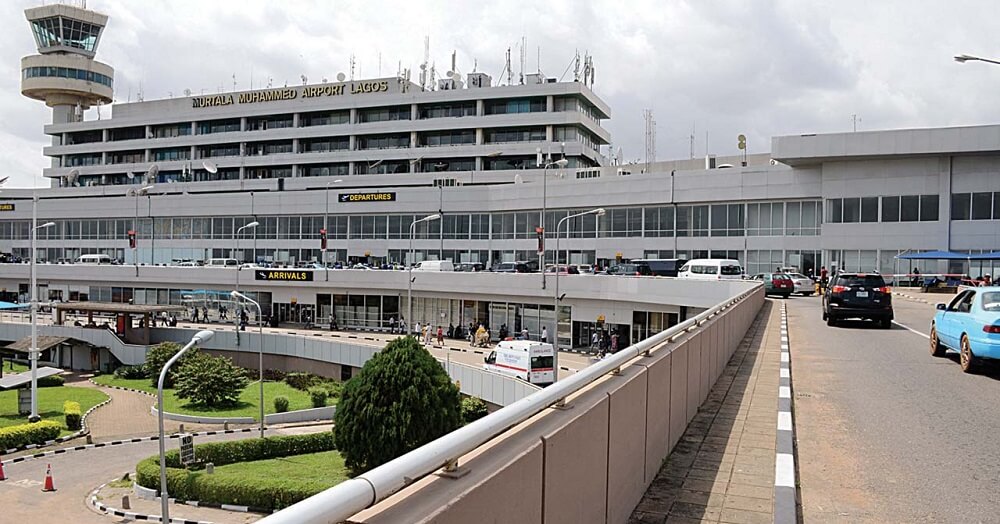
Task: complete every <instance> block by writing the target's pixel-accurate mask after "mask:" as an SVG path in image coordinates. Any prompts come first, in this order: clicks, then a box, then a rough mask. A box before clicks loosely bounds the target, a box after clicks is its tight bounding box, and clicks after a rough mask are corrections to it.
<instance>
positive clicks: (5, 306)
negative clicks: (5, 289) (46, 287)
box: [0, 302, 28, 309]
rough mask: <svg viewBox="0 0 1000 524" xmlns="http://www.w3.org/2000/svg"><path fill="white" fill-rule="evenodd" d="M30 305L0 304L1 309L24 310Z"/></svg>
mask: <svg viewBox="0 0 1000 524" xmlns="http://www.w3.org/2000/svg"><path fill="white" fill-rule="evenodd" d="M26 307H28V304H14V303H12V302H0V309H24V308H26Z"/></svg>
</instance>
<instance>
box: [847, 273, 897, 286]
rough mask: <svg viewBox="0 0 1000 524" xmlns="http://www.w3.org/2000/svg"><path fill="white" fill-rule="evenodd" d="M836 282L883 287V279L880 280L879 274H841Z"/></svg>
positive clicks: (848, 284)
mask: <svg viewBox="0 0 1000 524" xmlns="http://www.w3.org/2000/svg"><path fill="white" fill-rule="evenodd" d="M837 284H840V285H841V286H850V287H854V286H865V287H884V286H885V280H882V276H881V275H843V276H841V277H838V278H837Z"/></svg>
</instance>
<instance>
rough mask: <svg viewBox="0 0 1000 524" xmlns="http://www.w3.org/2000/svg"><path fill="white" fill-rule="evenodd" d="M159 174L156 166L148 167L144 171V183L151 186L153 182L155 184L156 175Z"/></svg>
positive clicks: (158, 167)
mask: <svg viewBox="0 0 1000 524" xmlns="http://www.w3.org/2000/svg"><path fill="white" fill-rule="evenodd" d="M159 172H160V166H158V165H156V164H153V165H151V166H149V169H148V170H147V171H146V175H145V176H144V177H143V178H144V179H145V182H146V183H147V184H152V183H153V182H155V181H156V175H157V174H159Z"/></svg>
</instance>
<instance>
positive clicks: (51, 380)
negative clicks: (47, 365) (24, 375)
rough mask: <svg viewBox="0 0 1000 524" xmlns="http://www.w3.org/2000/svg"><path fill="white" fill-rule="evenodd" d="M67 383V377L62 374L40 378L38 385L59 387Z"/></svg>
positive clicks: (41, 386)
mask: <svg viewBox="0 0 1000 524" xmlns="http://www.w3.org/2000/svg"><path fill="white" fill-rule="evenodd" d="M65 383H66V379H64V378H63V377H62V375H49V376H47V377H42V378H40V379H38V387H40V388H57V387H59V386H62V385H63V384H65Z"/></svg>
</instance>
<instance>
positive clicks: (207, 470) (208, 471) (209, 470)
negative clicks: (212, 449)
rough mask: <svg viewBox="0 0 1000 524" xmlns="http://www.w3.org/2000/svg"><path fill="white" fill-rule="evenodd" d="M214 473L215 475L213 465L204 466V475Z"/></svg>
mask: <svg viewBox="0 0 1000 524" xmlns="http://www.w3.org/2000/svg"><path fill="white" fill-rule="evenodd" d="M214 473H215V464H212V463H211V462H209V463H208V464H205V474H206V475H212V474H214Z"/></svg>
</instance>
